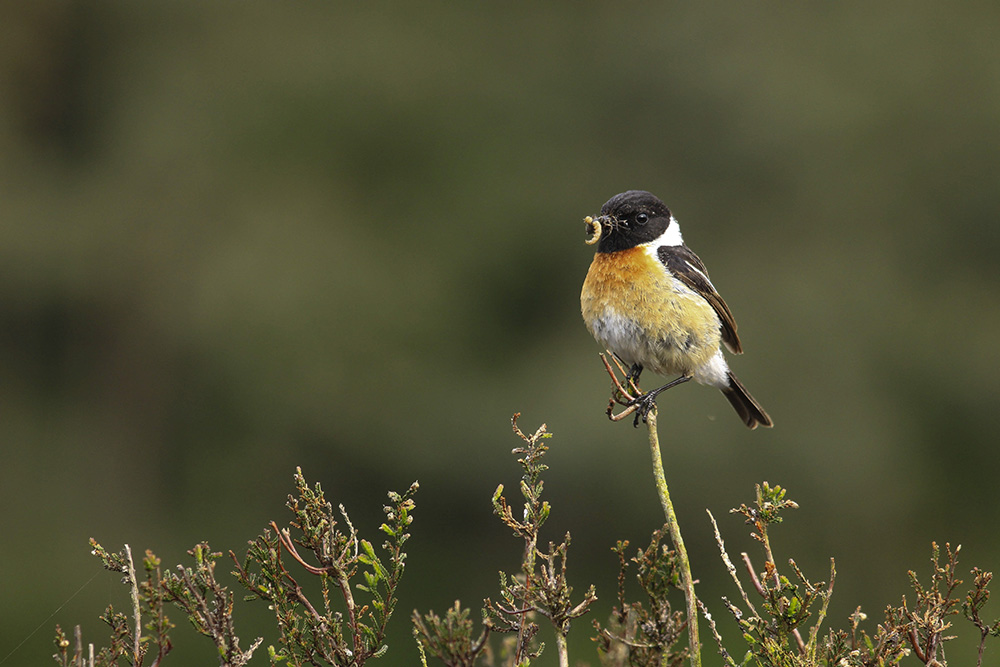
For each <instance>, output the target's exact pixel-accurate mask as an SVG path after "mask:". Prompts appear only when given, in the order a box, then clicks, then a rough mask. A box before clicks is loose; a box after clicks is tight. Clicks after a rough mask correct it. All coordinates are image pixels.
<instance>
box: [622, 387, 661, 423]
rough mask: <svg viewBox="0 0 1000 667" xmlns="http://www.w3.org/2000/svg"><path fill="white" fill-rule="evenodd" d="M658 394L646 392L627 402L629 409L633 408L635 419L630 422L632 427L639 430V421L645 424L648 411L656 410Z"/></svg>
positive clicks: (656, 392)
mask: <svg viewBox="0 0 1000 667" xmlns="http://www.w3.org/2000/svg"><path fill="white" fill-rule="evenodd" d="M659 393H660V392H658V391H647V392H646V393H645V394H643V395H641V396H636V397H635V398H633V399H632V400H631V401H629V403H628V405H629V407H633V406H634V407H635V419H634V420H633V421H632V426H634V427H635V428H639V420H640V419H641V420H642V423H643V424H645V423H646V421H647V419H648V418H649V412H650V410H654V409H656V395H657V394H659Z"/></svg>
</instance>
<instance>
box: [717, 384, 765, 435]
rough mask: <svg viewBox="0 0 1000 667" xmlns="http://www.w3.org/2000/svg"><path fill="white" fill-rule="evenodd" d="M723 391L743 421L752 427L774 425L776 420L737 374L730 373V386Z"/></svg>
mask: <svg viewBox="0 0 1000 667" xmlns="http://www.w3.org/2000/svg"><path fill="white" fill-rule="evenodd" d="M722 393H723V394H725V395H726V398H727V399H729V403H730V404H731V405H732V406H733V409H735V410H736V412H737V414H739V416H740V419H742V420H743V423H744V424H746V425H747V426H749V427H750V428H751V429H754V428H757V427H758V426H766V427H768V428H770V427H771V426H774V422H772V421H771V418H770V417H768V416H767V413H766V412H764V408H762V407H760V404H759V403H758V402H757V401H755V400H754V399H753V396H751V395H750V393H749V392H748V391H747V390H746V387H744V386H743V385H742V384H740V381H739V380H737V379H736V376H735V375H733V374H732V372H730V373H729V386H728V387H727V388H726V389H723V390H722Z"/></svg>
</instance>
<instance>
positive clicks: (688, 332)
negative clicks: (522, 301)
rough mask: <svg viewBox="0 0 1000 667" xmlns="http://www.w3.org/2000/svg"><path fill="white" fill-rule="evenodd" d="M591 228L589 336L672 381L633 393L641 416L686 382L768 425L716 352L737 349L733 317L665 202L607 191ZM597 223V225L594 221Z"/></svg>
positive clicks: (583, 300)
mask: <svg viewBox="0 0 1000 667" xmlns="http://www.w3.org/2000/svg"><path fill="white" fill-rule="evenodd" d="M588 224H590V225H592V226H594V234H595V237H594V238H595V239H596V240H597V253H596V254H595V255H594V261H593V263H591V265H590V270H589V271H588V272H587V278H586V280H584V282H583V291H582V293H581V294H580V305H581V310H582V312H583V320H584V322H586V324H587V328H588V329H589V330H590V333H592V334H593V335H594V338H596V339H597V342H598V343H600V344H601V345H603V346H604V347H605V348H607V349H608V350H610V351H611V352H613V353H614V354H615V355H617V356H618V358H619V359H621V360H622V361H623V362H624V363H625V364H626V365H631V369H630V371H629V377H630V378H631V379H632V380H635V381H636V382H637V381H638V379H639V374H640V373H642V370H643V369H644V368H648V369H649V370H651V371H653V372H654V373H656V374H657V375H667V376H669V375H674V374H679V375H680V377H678V378H677V379H675V380H673V381H671V382H669V383H667V384H665V385H663V386H662V387H659V388H657V389H654V390H652V391H650V392H647V393H645V394H643V395H641V396H638V397H636V398H635V399H634V400H633V401H632V403H631V404H637V405H638V415H637V421H636V423H638V416H641V417H642V418H643V421H645V418H646V415H647V414H648V413H649V411H650V410H651V409H652V408H653V405H654V402H655V400H656V397H657V395H659V394H660V392H662V391H664V390H666V389H669V388H670V387H673V386H676V385H678V384H681V383H683V382H687V381H688V380H692V379H693V380H695V381H696V382H698V383H700V384H706V385H709V386H711V387H716V388H718V389H721V390H722V393H723V394H724V395H725V396H726V398H727V399H729V402H730V403H731V404H732V406H733V408H735V409H736V412H737V413H739V415H740V419H742V420H743V423H744V424H746V425H747V426H749V427H750V428H752V429H753V428H757V427H758V426H771V425H772V422H771V418H770V417H768V416H767V413H766V412H764V409H763V408H762V407H760V404H759V403H757V401H755V400H754V399H753V397H752V396H750V394H749V393H748V392H747V390H746V389H745V388H744V387H743V385H742V384H740V381H739V380H737V379H736V376H735V375H733V373H732V371H730V370H729V365H728V364H727V363H726V359H725V357H724V356H723V354H722V348H721V345H720V344H721V343H724V344H725V346H726V347H727V348H729V351H730V352H733V353H735V354H740V353H742V352H743V348H742V346H741V345H740V339H739V336H737V335H736V320H734V319H733V314H732V312H730V310H729V307H728V306H727V305H726V302H725V301H723V300H722V297H721V296H719V293H718V292H716V291H715V287H714V286H713V285H712V281H711V280H709V278H708V271H706V269H705V265H704V264H703V263H702V261H701V260H700V259H698V256H697V255H695V254H694V253H693V252H692V251H691V249H690V248H688V247H687V246H686V245H684V240H683V239H682V238H681V230H680V226H679V225H678V224H677V220H676V219H675V218H674V217H673V215H671V214H670V210H669V209H668V208H667V207H666V205H665V204H664V203H663V202H662V201H660V200H659V199H657V198H656V197H655V196H653V195H652V194H650V193H648V192H645V191H643V190H629V191H628V192H623V193H621V194H619V195H615V196H614V197H612V198H611V199H609V200H608V201H607V203H605V204H604V206H603V207H602V208H601V215H600V217H598V218H596V219H594V218H589V219H588ZM597 226H599V227H597ZM597 234H599V237H598V236H597Z"/></svg>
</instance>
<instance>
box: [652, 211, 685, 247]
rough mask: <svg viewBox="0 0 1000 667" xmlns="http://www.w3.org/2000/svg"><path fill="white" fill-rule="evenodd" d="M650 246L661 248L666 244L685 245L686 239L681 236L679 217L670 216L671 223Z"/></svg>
mask: <svg viewBox="0 0 1000 667" xmlns="http://www.w3.org/2000/svg"><path fill="white" fill-rule="evenodd" d="M649 245H650V246H652V247H654V248H659V247H660V246H664V245H672V246H678V245H684V239H683V238H682V237H681V226H680V224H678V222H677V218H675V217H674V216H672V215H671V216H670V224H669V225H667V228H666V229H665V230H664V231H663V233H662V234H660V236H659V237H658V238H656V239H654V240H653V241H651V242H650V243H649Z"/></svg>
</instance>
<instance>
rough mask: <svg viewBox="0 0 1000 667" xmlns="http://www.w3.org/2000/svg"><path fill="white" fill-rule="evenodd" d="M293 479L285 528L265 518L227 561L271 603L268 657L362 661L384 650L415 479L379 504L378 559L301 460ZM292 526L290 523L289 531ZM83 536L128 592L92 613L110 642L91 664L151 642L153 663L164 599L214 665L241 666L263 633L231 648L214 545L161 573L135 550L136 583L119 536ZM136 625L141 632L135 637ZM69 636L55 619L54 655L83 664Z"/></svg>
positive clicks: (162, 644) (164, 647)
mask: <svg viewBox="0 0 1000 667" xmlns="http://www.w3.org/2000/svg"><path fill="white" fill-rule="evenodd" d="M295 487H296V491H297V495H294V496H289V498H288V508H289V509H290V510H291V511H292V513H293V515H294V519H293V520H292V521H291V524H290V528H284V529H279V528H278V527H277V525H276V524H275V523H274V522H271V528H270V529H268V530H265V531H264V533H263V534H262V535H260V536H258V537H257V539H256V540H254V541H252V542H250V546H249V549H248V551H247V555H246V558H245V559H244V561H243V562H242V563H240V562H239V561H238V560H237V558H236V556H235V555H234V554H233V553H232V552H230V553H229V555H230V557H231V558H232V560H233V562H234V563H235V566H236V571H235V572H233V575H234V576H235V577H236V579H237V581H238V582H239V583H240V584H242V585H243V587H245V588H246V589H247V590H248V591H249V595H248V596H247V597H246V598H245V600H246V601H249V600H254V599H263V600H266V601H267V602H269V603H270V604H269V606H270V608H271V609H272V610H274V613H275V617H276V620H277V624H278V631H279V635H280V643H281V647H280V648H279V649H275V647H274V646H269V647H268V655H269V658H270V662H271V664H272V665H275V664H278V663H287V664H288V665H296V666H299V665H323V664H328V665H335V666H337V667H361V665H364V664H365V663H366V662H367V661H368V660H369V659H371V658H377V657H380V656H382V655H384V654H385V652H386V650H387V646H386V645H385V643H384V638H385V633H386V626H387V624H388V622H389V618H390V617H391V616H392V612H393V611H394V609H395V607H396V589H397V587H398V586H399V582H400V580H401V578H402V575H403V571H404V569H405V562H406V553H405V552H404V551H403V545H404V544H405V543H406V541H407V539H408V538H409V533H408V532H407V529H408V527H409V525H410V523H411V522H412V521H413V517H412V516H411V513H412V511H413V509H414V507H415V505H414V502H413V499H412V496H413V494H414V493H416V491H417V488H418V487H417V483H416V482H414V483H413V484H412V485H411V486H410V488H409V489H408V490H407V491H406V492H405V493H403V494H399V493H395V492H390V493H389V502H390V504H389V505H386V506H385V507H384V508H383V509H384V511H385V515H386V521H385V523H383V524H382V526H381V530H382V532H383V533H384V534H385V535H386V538H387V539H386V540H385V542H384V543H383V545H382V548H383V550H384V552H385V554H386V556H385V560H383V558H381V557H380V556H379V555H378V553H377V552H376V551H375V549H374V547H373V546H372V545H371V543H370V542H368V541H366V540H363V539H360V538H359V537H358V533H357V531H356V530H355V528H354V526H353V525H352V524H351V521H350V518H349V517H348V516H347V512H346V511H345V510H344V508H343V506H340V508H339V510H340V517H341V518H342V519H343V523H344V529H340V528H338V526H339V525H340V524H339V521H338V519H337V517H336V516H335V514H334V512H333V507H332V505H331V504H330V503H329V502H327V501H326V499H325V497H324V495H323V490H322V488H321V487H320V485H319V484H317V485H316V486H315V488H310V487H309V485H308V484H307V483H306V481H305V478H304V477H303V475H302V471H301V470H300V469H297V470H296V474H295ZM292 529H294V530H295V531H296V533H295V536H294V537H293V534H292ZM91 545H92V546H93V552H94V555H96V556H98V557H99V558H100V559H101V561H102V563H103V564H104V566H105V567H106V568H108V569H110V570H113V571H115V572H121V573H124V574H125V575H126V576H125V579H124V582H125V583H126V584H127V585H128V586H129V588H130V590H131V593H132V601H133V618H132V620H131V621H130V620H129V618H128V617H127V616H126V615H125V614H123V613H120V612H117V611H115V610H114V608H113V607H111V606H109V607H108V608H107V611H106V612H105V613H104V615H103V616H101V620H103V621H104V622H105V623H106V624H107V625H108V626H109V627H110V628H111V639H110V643H109V646H108V647H106V648H102V649H100V650H99V651H98V653H97V654H96V656H94V658H93V660H92V662H88V664H91V665H92V666H93V667H113V666H116V665H121V664H127V665H131V666H132V667H141V666H142V665H143V664H145V663H144V660H145V658H146V657H147V654H148V653H150V652H149V648H150V647H151V646H152V647H155V648H156V651H155V657H154V658H153V659H152V662H151V665H153V666H154V667H155V666H158V665H160V663H161V662H162V661H163V659H164V658H165V656H166V655H167V653H169V652H170V649H171V647H172V644H171V640H170V636H169V631H170V629H171V628H173V627H174V626H173V624H172V623H171V622H170V620H169V618H168V617H167V615H166V613H165V603H167V602H170V603H173V604H174V606H176V607H177V608H179V609H180V610H181V611H183V612H184V613H185V614H186V616H187V618H188V621H189V622H190V623H191V625H192V626H193V627H194V629H195V630H196V631H197V632H198V633H200V634H202V635H204V636H206V637H209V638H211V639H212V641H213V642H214V644H215V648H216V654H217V656H218V660H219V664H220V665H223V666H225V667H240V666H242V665H245V664H246V663H247V662H248V661H249V660H250V658H251V657H252V655H253V653H254V651H255V650H256V649H257V647H258V646H260V644H261V643H262V641H263V639H257V640H256V641H255V642H253V644H252V645H251V646H250V648H249V649H247V650H243V649H241V648H240V640H239V637H237V635H236V631H235V622H234V615H233V609H234V606H235V600H234V594H233V593H232V591H230V590H229V589H228V588H227V587H225V586H223V585H222V584H220V583H219V582H218V580H217V579H216V572H215V569H216V568H215V566H216V562H217V561H218V559H219V558H221V557H222V553H219V552H213V551H212V550H211V549H210V548H209V546H208V544H204V543H202V544H198V545H195V547H194V548H193V549H191V550H189V551H188V554H189V555H190V556H191V558H192V559H193V561H194V564H193V566H178V567H177V568H176V571H171V572H169V573H167V574H166V575H164V574H163V573H162V572H161V569H160V560H159V559H158V558H157V557H156V556H155V555H154V554H153V553H152V552H149V551H147V552H146V557H145V558H144V559H143V566H144V569H145V571H146V579H145V581H143V582H141V583H140V582H137V581H136V578H135V572H134V568H133V564H132V554H131V551H130V549H129V547H128V546H127V545H126V547H125V550H124V551H122V552H121V553H113V552H109V551H107V550H106V549H105V548H104V547H102V546H101V545H100V544H98V543H97V542H96V541H94V540H91ZM299 547H301V548H303V549H306V550H308V552H311V554H312V556H313V558H314V559H315V561H316V564H310V563H308V562H306V560H305V559H304V558H303V556H301V555H300V553H299ZM284 553H287V554H288V555H289V556H290V557H291V558H292V559H293V560H294V561H295V562H296V563H298V565H300V566H301V567H302V569H304V570H305V571H306V573H307V574H310V575H314V576H317V577H318V578H319V580H320V588H321V591H322V603H321V604H314V603H313V602H312V601H311V600H310V599H309V597H308V596H307V595H306V593H305V591H304V590H303V587H302V586H301V585H300V584H299V582H298V581H297V580H296V579H295V577H294V576H293V575H292V573H291V572H290V571H289V570H288V569H287V568H286V567H285V563H284V560H283V554H284ZM359 578H360V579H361V581H358V579H359ZM352 589H357V590H358V591H361V592H362V593H363V594H364V597H365V599H366V601H365V602H364V603H363V604H360V605H359V604H357V603H356V602H355V597H354V593H353V590H352ZM336 593H339V594H340V596H341V597H342V598H343V603H344V611H343V612H342V611H340V610H338V609H334V605H333V603H332V601H331V600H332V598H333V594H336ZM345 614H346V615H345ZM143 617H145V619H146V623H145V625H143V624H142V618H143ZM140 627H143V628H145V629H146V630H147V632H148V635H146V636H142V635H141V634H140V631H139V628H140ZM77 630H79V628H77ZM76 639H77V641H76V646H75V648H74V650H73V651H70V642H69V640H68V638H67V637H66V635H65V633H64V632H63V630H62V628H60V627H58V626H57V627H56V639H55V643H56V649H57V652H56V654H55V656H54V657H55V659H56V662H57V663H59V664H60V665H62V666H63V667H70V666H71V665H73V666H76V665H83V664H84V655H83V644H82V639H81V638H80V635H79V632H77V635H76Z"/></svg>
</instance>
